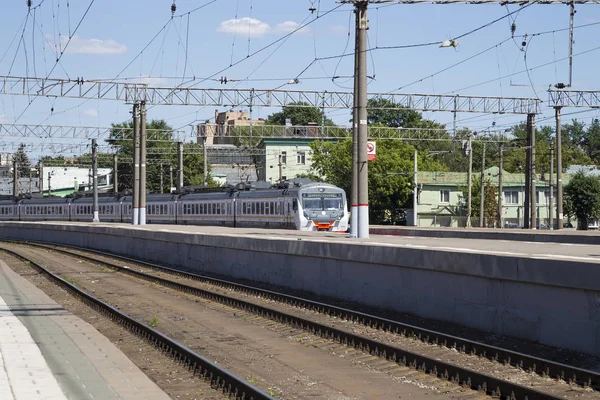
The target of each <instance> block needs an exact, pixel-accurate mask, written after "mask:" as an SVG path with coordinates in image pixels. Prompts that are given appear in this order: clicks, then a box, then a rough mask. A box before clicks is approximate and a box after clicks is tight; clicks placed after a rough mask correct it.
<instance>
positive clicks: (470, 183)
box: [465, 133, 473, 228]
mask: <svg viewBox="0 0 600 400" xmlns="http://www.w3.org/2000/svg"><path fill="white" fill-rule="evenodd" d="M467 146H469V173H468V175H467V186H468V194H467V222H466V224H465V226H466V227H467V228H470V227H471V212H472V210H471V204H472V203H473V194H472V190H473V135H472V134H470V133H469V143H468V144H467Z"/></svg>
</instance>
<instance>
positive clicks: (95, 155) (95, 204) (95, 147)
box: [92, 139, 100, 222]
mask: <svg viewBox="0 0 600 400" xmlns="http://www.w3.org/2000/svg"><path fill="white" fill-rule="evenodd" d="M92 181H93V186H94V187H93V191H94V199H93V203H92V209H93V211H94V216H93V217H92V222H100V213H99V212H98V143H96V139H92Z"/></svg>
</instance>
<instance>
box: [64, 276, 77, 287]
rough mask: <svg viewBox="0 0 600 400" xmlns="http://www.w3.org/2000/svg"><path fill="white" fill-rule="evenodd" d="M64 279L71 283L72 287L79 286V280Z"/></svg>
mask: <svg viewBox="0 0 600 400" xmlns="http://www.w3.org/2000/svg"><path fill="white" fill-rule="evenodd" d="M63 279H64V280H65V281H67V282H69V283H70V284H71V285H75V286H77V285H79V281H78V280H77V279H75V278H69V277H66V278H63Z"/></svg>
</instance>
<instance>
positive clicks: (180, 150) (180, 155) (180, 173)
mask: <svg viewBox="0 0 600 400" xmlns="http://www.w3.org/2000/svg"><path fill="white" fill-rule="evenodd" d="M182 190H183V143H182V142H179V143H177V193H181V191H182Z"/></svg>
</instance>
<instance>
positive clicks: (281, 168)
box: [278, 154, 283, 182]
mask: <svg viewBox="0 0 600 400" xmlns="http://www.w3.org/2000/svg"><path fill="white" fill-rule="evenodd" d="M282 157H283V156H282V155H281V154H280V155H279V164H278V165H279V182H281V181H282V180H283V162H282V160H281V159H282Z"/></svg>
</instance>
